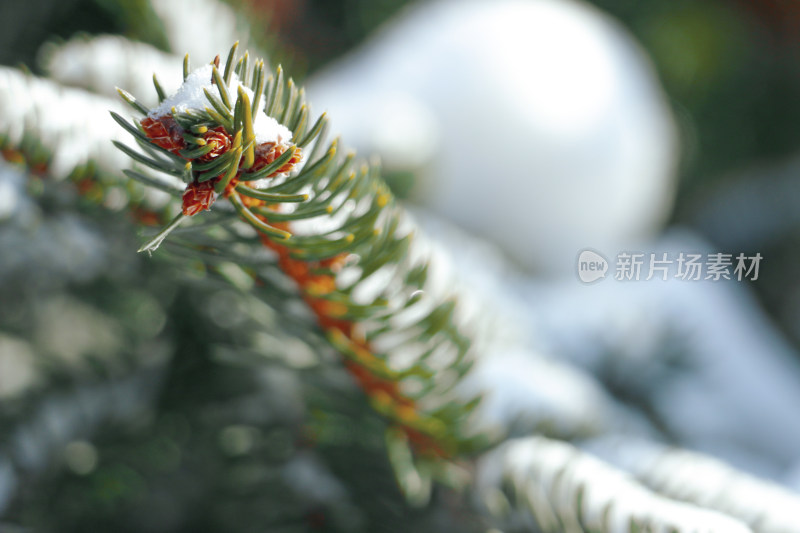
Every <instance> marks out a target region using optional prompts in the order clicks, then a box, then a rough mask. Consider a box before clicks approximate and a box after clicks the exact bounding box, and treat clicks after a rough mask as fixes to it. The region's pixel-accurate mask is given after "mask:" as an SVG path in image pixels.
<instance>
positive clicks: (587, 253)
mask: <svg viewBox="0 0 800 533" xmlns="http://www.w3.org/2000/svg"><path fill="white" fill-rule="evenodd" d="M577 266H578V279H579V280H581V281H582V282H583V283H594V282H596V281H599V280H601V279H605V277H606V273H607V272H608V261H607V260H606V258H605V257H603V256H602V255H600V254H599V253H597V252H595V251H594V250H581V253H580V254H578V265H577Z"/></svg>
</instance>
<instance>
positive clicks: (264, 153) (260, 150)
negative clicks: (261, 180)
mask: <svg viewBox="0 0 800 533" xmlns="http://www.w3.org/2000/svg"><path fill="white" fill-rule="evenodd" d="M287 149H288V147H286V146H283V145H277V146H276V145H275V143H262V144H259V145H258V146H257V147H256V149H255V162H254V163H253V166H252V167H251V168H250V172H256V171H258V170H261V169H262V168H264V167H265V166H267V165H269V164H272V162H273V161H275V160H276V159H278V158H279V157H280V156H282V155H283V153H284V152H285V151H286V150H287ZM301 157H302V154H301V151H300V148H295V151H294V154H292V157H291V159H289V161H287V162H286V163H284V164H283V166H281V168H279V169H278V170H276V171H275V172H273V173H272V174H270V175H269V176H267V177H268V178H272V177H275V176H277V175H278V174H282V173H284V172H289V171H290V170H292V169H293V168H294V166H295V165H296V164H297V163H299V162H300V158H301Z"/></svg>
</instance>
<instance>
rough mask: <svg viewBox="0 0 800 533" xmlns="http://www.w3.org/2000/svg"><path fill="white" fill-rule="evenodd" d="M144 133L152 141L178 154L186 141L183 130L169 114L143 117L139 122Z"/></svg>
mask: <svg viewBox="0 0 800 533" xmlns="http://www.w3.org/2000/svg"><path fill="white" fill-rule="evenodd" d="M140 124H141V125H142V129H144V133H145V135H147V137H148V138H149V139H150V140H151V141H152V142H153V144H156V145H158V146H160V147H161V148H163V149H165V150H169V151H170V152H172V153H173V154H176V155H180V154H178V152H179V151H180V150H183V149H184V148H186V141H185V140H184V138H183V130H182V129H181V127H180V126H178V123H177V122H175V119H174V118H172V117H170V116H163V117H158V119H152V118H150V117H145V118H143V119H142V121H141V122H140Z"/></svg>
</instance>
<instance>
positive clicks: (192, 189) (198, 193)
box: [183, 180, 217, 217]
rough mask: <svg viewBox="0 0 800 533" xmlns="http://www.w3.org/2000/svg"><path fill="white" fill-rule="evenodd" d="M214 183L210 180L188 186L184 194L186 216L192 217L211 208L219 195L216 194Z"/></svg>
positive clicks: (184, 212)
mask: <svg viewBox="0 0 800 533" xmlns="http://www.w3.org/2000/svg"><path fill="white" fill-rule="evenodd" d="M214 181H215V180H209V181H204V182H202V183H198V182H196V181H194V182H192V183H190V184H189V185H187V186H186V190H185V191H184V192H183V214H184V215H186V216H188V217H190V216H192V215H196V214H197V213H199V212H200V211H203V210H205V209H208V208H210V207H211V204H213V203H214V200H216V199H217V193H216V192H214V183H213V182H214Z"/></svg>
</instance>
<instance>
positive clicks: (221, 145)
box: [198, 126, 231, 163]
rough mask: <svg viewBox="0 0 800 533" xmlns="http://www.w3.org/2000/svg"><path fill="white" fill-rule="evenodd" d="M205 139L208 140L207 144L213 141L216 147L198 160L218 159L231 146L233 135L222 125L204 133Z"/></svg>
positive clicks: (204, 161) (205, 161)
mask: <svg viewBox="0 0 800 533" xmlns="http://www.w3.org/2000/svg"><path fill="white" fill-rule="evenodd" d="M203 139H204V140H205V141H206V144H212V143H213V145H214V148H213V149H212V150H211V151H210V152H208V153H207V154H205V155H203V156H200V157H199V158H198V161H202V162H203V163H207V162H208V161H211V160H212V159H216V158H217V157H219V156H221V155H222V154H224V153H225V152H227V151H228V150H230V148H231V136H230V135H228V134H227V133H226V132H225V128H223V127H222V126H219V127H216V128H214V129H213V130H209V131H207V132H206V133H205V135H203Z"/></svg>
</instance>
